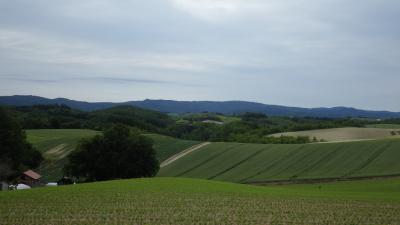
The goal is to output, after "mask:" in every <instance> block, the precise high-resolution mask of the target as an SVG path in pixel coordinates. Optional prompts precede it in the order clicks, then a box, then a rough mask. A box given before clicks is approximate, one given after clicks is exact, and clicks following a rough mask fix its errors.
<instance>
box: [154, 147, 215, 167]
mask: <svg viewBox="0 0 400 225" xmlns="http://www.w3.org/2000/svg"><path fill="white" fill-rule="evenodd" d="M209 144H210V142H203V143H201V144H198V145H195V146H192V147H190V148H188V149H186V150H183V151H182V152H179V153H178V154H175V155H173V156H172V157H170V158H169V159H167V160H165V161H164V162H162V163H161V165H160V167H161V168H163V167H165V166H168V165H169V164H171V163H173V162H175V161H176V160H178V159H180V158H182V157H184V156H185V155H187V154H189V153H191V152H194V151H196V150H198V149H200V148H202V147H204V146H206V145H209Z"/></svg>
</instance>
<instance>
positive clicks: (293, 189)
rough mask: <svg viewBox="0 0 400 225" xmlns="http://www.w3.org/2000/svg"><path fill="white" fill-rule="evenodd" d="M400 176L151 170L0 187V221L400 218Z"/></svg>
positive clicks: (362, 220)
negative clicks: (311, 179)
mask: <svg viewBox="0 0 400 225" xmlns="http://www.w3.org/2000/svg"><path fill="white" fill-rule="evenodd" d="M399 211H400V180H399V179H391V180H378V181H362V182H339V183H334V184H324V185H321V184H318V185H291V186H267V187H257V186H248V185H240V184H233V183H223V182H215V181H206V180H194V179H174V178H155V179H137V180H121V181H111V182H99V183H91V184H78V185H72V186H63V187H50V188H40V189H33V190H24V191H13V192H0V215H2V216H1V220H0V224H19V225H24V224H30V225H35V224H59V225H62V224H285V225H287V224H296V225H299V224H305V225H310V224H330V225H339V224H363V225H368V224H385V225H391V224H393V225H394V224H400V213H399Z"/></svg>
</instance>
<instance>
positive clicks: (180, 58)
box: [0, 0, 400, 111]
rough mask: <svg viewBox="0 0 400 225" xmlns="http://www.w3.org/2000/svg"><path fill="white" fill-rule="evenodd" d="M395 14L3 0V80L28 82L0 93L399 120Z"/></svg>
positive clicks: (251, 4) (251, 5)
mask: <svg viewBox="0 0 400 225" xmlns="http://www.w3.org/2000/svg"><path fill="white" fill-rule="evenodd" d="M399 11H400V2H399V1H395V0H382V1H376V0H364V1H350V2H349V1H344V0H322V1H321V0H298V1H291V0H279V1H278V0H273V1H264V0H220V1H213V0H204V1H197V0H150V1H140V0H127V1H111V0H88V1H78V0H71V1H58V0H55V1H50V0H37V1H29V0H12V1H11V0H0V74H29V75H25V76H23V75H20V76H14V78H13V79H10V78H9V77H8V78H7V77H5V76H2V75H0V94H1V95H8V94H24V93H25V94H37V95H44V96H48V97H52V96H62V97H69V98H76V99H82V100H96V101H121V100H132V99H144V98H169V99H181V100H205V99H207V100H230V99H239V100H253V101H259V102H265V103H271V104H281V105H295V106H307V107H319V106H336V105H345V106H354V107H359V108H367V109H389V110H397V111H400V104H399V102H398V100H397V96H399V95H400V89H399V88H398V87H397V85H396V84H399V83H400V76H399V72H400V64H399V63H398V59H399V58H400V28H399V27H398V25H397V21H399V20H400V12H399ZM77 74H79V76H77ZM115 74H117V75H115ZM71 90H74V91H73V92H71ZM88 91H90V94H87V92H88Z"/></svg>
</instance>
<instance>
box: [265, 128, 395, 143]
mask: <svg viewBox="0 0 400 225" xmlns="http://www.w3.org/2000/svg"><path fill="white" fill-rule="evenodd" d="M392 131H394V133H393V132H392ZM281 135H283V136H294V137H297V136H309V137H311V138H313V137H316V138H317V139H318V140H321V139H323V140H325V141H329V142H340V141H354V140H363V139H366V140H367V139H382V138H391V137H400V129H387V128H357V127H347V128H333V129H321V130H309V131H297V132H285V133H278V134H274V135H271V136H274V137H279V136H281Z"/></svg>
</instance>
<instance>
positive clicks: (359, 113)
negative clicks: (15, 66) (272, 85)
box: [0, 95, 400, 119]
mask: <svg viewBox="0 0 400 225" xmlns="http://www.w3.org/2000/svg"><path fill="white" fill-rule="evenodd" d="M37 104H46V105H47V104H64V105H67V106H69V107H71V108H74V109H79V110H83V111H94V110H100V109H106V108H111V107H114V106H119V105H131V106H137V107H141V108H145V109H151V110H155V111H160V112H166V113H178V114H181V113H201V112H214V113H222V114H238V113H244V112H259V113H265V114H267V115H270V116H297V117H326V118H342V117H362V118H381V119H385V118H400V112H389V111H369V110H360V109H355V108H348V107H333V108H300V107H288V106H278V105H266V104H261V103H255V102H246V101H225V102H216V101H172V100H144V101H128V102H120V103H113V102H84V101H75V100H70V99H66V98H55V99H48V98H43V97H38V96H31V95H14V96H0V105H8V106H30V105H37Z"/></svg>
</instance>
